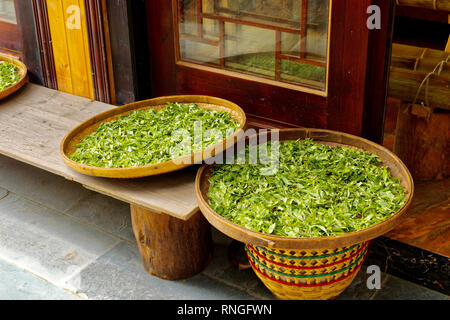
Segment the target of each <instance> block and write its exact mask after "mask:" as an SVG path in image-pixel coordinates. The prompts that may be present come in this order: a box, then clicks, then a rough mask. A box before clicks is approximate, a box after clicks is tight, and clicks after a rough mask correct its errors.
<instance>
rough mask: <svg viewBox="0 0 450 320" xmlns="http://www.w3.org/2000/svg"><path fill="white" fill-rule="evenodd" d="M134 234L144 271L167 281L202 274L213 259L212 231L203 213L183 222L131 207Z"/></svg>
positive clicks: (134, 206) (198, 213)
mask: <svg viewBox="0 0 450 320" xmlns="http://www.w3.org/2000/svg"><path fill="white" fill-rule="evenodd" d="M130 208H131V219H132V223H133V231H134V235H135V237H136V240H137V244H138V247H139V252H140V254H141V257H142V262H143V264H144V268H145V270H146V271H147V272H149V273H150V274H152V275H155V276H158V277H160V278H163V279H167V280H180V279H185V278H189V277H191V276H194V275H196V274H197V273H199V272H201V271H202V270H203V269H204V268H205V267H206V266H207V265H208V263H209V261H210V259H211V256H212V238H211V227H210V225H209V223H208V222H207V221H206V219H205V218H204V217H203V215H202V214H201V212H200V211H198V212H197V213H196V214H195V215H194V216H192V217H191V218H190V219H189V220H187V221H183V220H180V219H177V218H174V217H171V216H169V215H166V214H161V213H156V212H152V211H149V210H146V209H143V208H141V207H138V206H136V205H133V204H132V205H131V206H130Z"/></svg>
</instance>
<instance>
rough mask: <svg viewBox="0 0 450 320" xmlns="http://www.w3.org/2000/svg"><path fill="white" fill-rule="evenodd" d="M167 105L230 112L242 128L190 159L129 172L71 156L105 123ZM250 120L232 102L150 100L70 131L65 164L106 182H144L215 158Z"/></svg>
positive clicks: (192, 98) (191, 97) (200, 98)
mask: <svg viewBox="0 0 450 320" xmlns="http://www.w3.org/2000/svg"><path fill="white" fill-rule="evenodd" d="M167 102H173V103H175V102H179V103H195V104H197V106H198V107H200V108H205V109H213V110H217V111H226V112H229V113H230V114H231V116H232V117H233V118H234V119H235V120H236V121H238V122H239V128H238V129H237V130H236V131H235V132H234V133H233V134H232V135H230V136H228V137H226V139H224V140H223V141H221V142H218V143H216V144H213V145H211V146H208V147H207V148H205V149H203V150H201V151H198V152H196V153H192V154H190V155H186V156H183V157H181V158H178V159H174V160H169V161H165V162H160V163H155V164H149V165H146V166H140V167H128V168H101V167H92V166H87V165H83V164H80V163H77V162H75V161H72V160H71V159H69V157H68V156H67V155H68V154H72V153H73V152H75V150H76V149H77V147H76V145H77V144H79V143H80V141H81V140H82V139H83V138H84V137H85V136H86V135H88V134H90V133H92V132H94V131H95V130H97V128H98V127H99V126H100V124H101V123H102V122H109V121H113V120H116V119H118V118H119V117H120V116H122V115H127V114H129V113H131V112H132V111H136V110H146V109H150V108H152V109H155V110H156V111H158V110H160V109H162V108H163V107H165V105H166V104H167ZM246 121H247V120H246V116H245V113H244V111H243V110H242V109H241V108H240V107H239V106H238V105H237V104H234V103H232V102H230V101H227V100H224V99H220V98H215V97H209V96H198V95H187V96H166V97H159V98H155V99H150V100H144V101H139V102H134V103H130V104H127V105H124V106H121V107H118V108H114V109H111V110H108V111H106V112H103V113H101V114H98V115H96V116H94V117H92V118H91V119H89V120H87V121H85V122H83V123H82V124H80V125H79V126H77V127H76V128H74V129H73V130H72V131H70V132H69V133H68V134H67V135H66V137H65V138H64V139H63V141H62V142H61V147H60V153H61V157H62V159H63V161H64V163H65V164H66V165H67V166H68V167H70V168H72V169H73V170H75V171H77V172H80V173H82V174H86V175H91V176H97V177H106V178H140V177H146V176H152V175H158V174H163V173H167V172H171V171H176V170H180V169H183V168H185V167H188V166H189V165H190V164H193V163H194V159H195V161H197V160H198V159H201V160H204V157H206V155H210V156H214V155H215V153H217V152H220V151H221V150H225V149H226V148H228V147H230V146H232V145H233V144H234V143H236V141H238V140H239V139H240V138H241V137H242V136H243V135H244V132H243V129H245V125H246ZM186 163H190V164H186Z"/></svg>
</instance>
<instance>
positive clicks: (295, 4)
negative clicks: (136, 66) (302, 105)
mask: <svg viewBox="0 0 450 320" xmlns="http://www.w3.org/2000/svg"><path fill="white" fill-rule="evenodd" d="M177 3H178V8H177V19H178V24H179V37H180V39H179V44H180V57H179V59H181V60H187V61H189V62H198V63H202V64H208V65H216V66H217V68H219V69H224V70H231V71H237V72H244V73H247V74H251V75H255V76H260V77H264V78H269V79H272V80H276V81H279V82H288V83H293V84H298V85H301V86H308V87H313V88H316V89H319V90H325V83H326V68H327V65H326V63H327V51H328V21H329V0H178V1H177ZM218 72H220V71H219V70H218Z"/></svg>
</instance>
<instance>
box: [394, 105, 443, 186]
mask: <svg viewBox="0 0 450 320" xmlns="http://www.w3.org/2000/svg"><path fill="white" fill-rule="evenodd" d="M428 112H431V111H430V110H429V109H428V108H425V107H421V106H415V107H411V104H410V103H406V102H403V103H402V104H401V106H400V110H399V112H398V118H397V128H396V133H395V143H394V152H395V153H396V154H397V155H398V156H399V157H400V159H402V161H403V162H404V163H405V164H406V166H407V167H408V169H409V170H410V172H411V174H412V176H413V178H414V179H416V180H440V179H443V178H445V177H448V176H450V111H448V110H440V111H438V110H435V111H434V112H431V113H428Z"/></svg>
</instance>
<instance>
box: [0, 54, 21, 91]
mask: <svg viewBox="0 0 450 320" xmlns="http://www.w3.org/2000/svg"><path fill="white" fill-rule="evenodd" d="M19 79H20V75H19V68H17V67H16V66H15V65H14V64H12V63H9V62H6V61H0V91H3V90H5V89H6V88H8V87H11V86H12V85H13V84H15V83H16V82H17V81H19Z"/></svg>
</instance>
